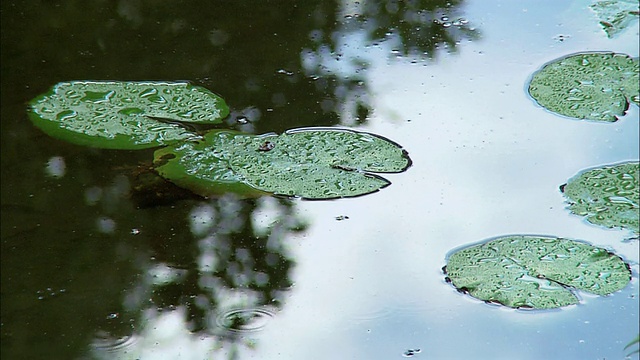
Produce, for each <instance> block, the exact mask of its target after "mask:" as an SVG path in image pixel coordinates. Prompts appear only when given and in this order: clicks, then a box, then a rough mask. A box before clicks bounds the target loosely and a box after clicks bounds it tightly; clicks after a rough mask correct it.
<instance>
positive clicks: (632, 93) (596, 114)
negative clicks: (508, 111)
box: [529, 52, 640, 122]
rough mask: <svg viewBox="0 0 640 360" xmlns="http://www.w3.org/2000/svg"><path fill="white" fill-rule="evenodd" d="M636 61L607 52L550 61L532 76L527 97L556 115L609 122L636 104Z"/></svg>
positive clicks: (638, 89)
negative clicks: (630, 105)
mask: <svg viewBox="0 0 640 360" xmlns="http://www.w3.org/2000/svg"><path fill="white" fill-rule="evenodd" d="M638 81H639V79H638V58H631V57H630V56H628V55H625V54H616V53H611V52H606V53H605V52H594V53H579V54H574V55H569V56H566V57H563V58H560V59H557V60H554V61H552V62H550V63H548V64H546V65H544V66H543V67H542V69H540V70H539V71H537V72H536V73H534V74H533V77H532V78H531V81H530V83H529V94H530V95H531V97H532V98H533V99H534V100H535V101H536V102H537V103H538V104H540V105H541V106H542V107H544V108H545V109H547V110H549V111H551V112H554V113H557V114H559V115H563V116H567V117H571V118H576V119H587V120H596V121H605V122H613V121H616V120H618V117H620V116H623V115H624V114H625V113H626V111H627V109H628V108H629V104H631V103H635V104H636V105H638V102H639V98H638V96H639V95H638V94H639V92H640V85H639V83H638Z"/></svg>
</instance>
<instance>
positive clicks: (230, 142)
mask: <svg viewBox="0 0 640 360" xmlns="http://www.w3.org/2000/svg"><path fill="white" fill-rule="evenodd" d="M155 158H156V166H157V167H156V169H157V171H158V172H159V173H160V174H161V175H162V176H164V177H165V178H167V179H169V180H170V181H172V182H174V183H176V184H177V185H179V186H182V187H185V188H188V189H190V190H192V191H194V192H195V193H198V194H200V195H204V196H209V195H214V194H219V193H223V192H226V191H233V192H237V193H240V194H244V195H247V196H253V195H258V194H265V193H271V194H277V195H286V196H298V197H303V198H307V199H331V198H339V197H351V196H358V195H363V194H368V193H371V192H374V191H377V190H378V189H381V188H383V187H385V186H387V185H389V184H390V182H389V181H388V180H386V179H383V178H381V177H380V176H377V175H373V174H371V172H386V173H393V172H401V171H404V170H405V169H406V168H407V167H409V165H410V163H411V162H410V160H409V157H408V155H407V153H406V151H404V150H403V149H402V148H401V147H400V146H398V145H397V144H395V143H393V142H391V141H389V140H386V139H384V138H381V137H379V136H375V135H371V134H367V133H361V132H356V131H351V130H340V129H328V128H309V129H297V130H290V131H287V132H285V133H284V134H282V135H279V136H278V135H275V134H266V135H259V136H258V135H247V134H242V133H238V132H233V131H212V132H209V133H208V134H207V135H205V138H204V140H203V141H201V142H197V143H195V142H189V143H185V144H180V145H174V146H171V147H168V148H165V149H160V150H157V151H156V153H155Z"/></svg>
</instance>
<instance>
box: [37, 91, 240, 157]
mask: <svg viewBox="0 0 640 360" xmlns="http://www.w3.org/2000/svg"><path fill="white" fill-rule="evenodd" d="M29 104H30V105H31V107H30V110H29V116H30V118H31V120H32V121H33V123H34V124H35V125H36V126H38V127H39V128H41V129H42V130H43V131H44V132H46V133H47V134H49V135H51V136H53V137H56V138H60V139H63V140H66V141H69V142H72V143H76V144H80V145H87V146H93V147H100V148H111V149H141V148H149V147H155V146H160V145H166V144H170V143H173V142H176V141H181V140H189V139H195V138H197V137H198V136H197V135H196V134H195V133H193V132H192V131H189V129H188V126H185V125H181V124H182V123H183V122H184V123H201V124H214V123H220V122H221V119H222V118H224V117H225V116H227V114H228V113H229V109H228V108H227V105H226V104H225V103H224V101H223V100H222V99H221V98H220V97H218V96H217V95H215V94H213V93H211V92H210V91H209V90H207V89H204V88H201V87H198V86H193V85H190V84H189V83H186V82H116V81H72V82H61V83H58V84H56V85H55V86H53V88H52V89H51V90H50V91H49V92H47V93H45V94H42V95H40V96H38V97H36V98H35V99H33V100H31V102H30V103H29Z"/></svg>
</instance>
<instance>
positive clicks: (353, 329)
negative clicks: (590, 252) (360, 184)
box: [259, 2, 639, 359]
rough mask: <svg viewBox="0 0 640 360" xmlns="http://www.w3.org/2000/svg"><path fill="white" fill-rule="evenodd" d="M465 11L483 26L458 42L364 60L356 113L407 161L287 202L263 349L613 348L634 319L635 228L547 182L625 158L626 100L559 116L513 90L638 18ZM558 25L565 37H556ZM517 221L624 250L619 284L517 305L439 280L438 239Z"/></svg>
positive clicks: (430, 354) (617, 349)
mask: <svg viewBox="0 0 640 360" xmlns="http://www.w3.org/2000/svg"><path fill="white" fill-rule="evenodd" d="M466 11H467V14H466V17H467V18H468V19H469V20H470V21H471V22H472V23H474V24H476V25H477V26H478V27H479V28H481V29H482V33H483V40H482V41H478V42H474V43H465V44H463V45H462V46H461V47H460V49H459V54H457V55H455V56H447V55H443V56H442V58H441V59H440V60H439V61H436V62H434V63H424V64H422V63H417V64H410V63H409V61H406V62H394V63H391V64H390V65H389V64H388V63H387V59H386V58H385V57H376V58H377V59H378V60H377V61H373V62H372V64H371V67H370V69H369V70H368V72H367V74H368V75H369V78H368V79H367V80H368V81H369V86H370V89H371V92H372V99H373V108H374V109H375V110H374V113H373V115H372V118H371V119H370V122H369V124H370V125H369V126H366V127H365V128H364V129H365V130H367V131H372V132H375V133H379V134H384V135H385V136H387V137H389V138H390V139H392V140H394V141H396V142H398V143H400V144H402V145H403V146H404V147H405V148H406V149H408V150H409V153H410V155H411V157H412V159H413V161H414V165H413V167H412V168H410V169H409V170H408V171H407V172H406V173H403V174H399V175H394V176H392V177H389V178H390V180H391V181H392V182H393V184H392V185H391V186H390V187H388V188H386V189H384V190H382V191H381V192H379V193H377V194H373V195H370V196H367V197H363V198H358V199H349V200H341V201H334V202H326V203H317V202H313V203H305V202H303V203H301V204H300V209H301V211H302V212H303V214H304V215H305V216H306V217H308V218H312V219H313V220H314V222H313V226H312V228H311V230H310V232H309V233H307V234H306V236H305V237H304V238H303V239H301V240H300V245H299V246H298V249H297V250H296V259H298V261H299V265H298V266H297V268H296V275H295V281H296V287H295V288H294V291H293V292H292V294H291V297H290V298H289V300H288V302H287V307H286V308H285V309H284V310H283V312H282V313H281V314H280V315H279V316H278V317H277V318H276V319H274V321H273V322H272V323H271V325H270V326H269V327H268V328H267V329H265V332H264V334H263V335H262V337H261V340H260V345H259V348H260V349H261V354H263V357H264V358H275V357H278V356H281V357H283V358H304V357H305V356H309V355H310V354H313V357H314V358H368V359H371V358H376V359H377V358H380V359H387V358H394V357H401V355H402V353H403V352H404V351H405V350H407V349H411V348H420V349H422V352H421V353H420V354H417V355H415V356H416V358H420V357H424V358H437V359H454V358H474V359H487V358H491V359H497V358H505V359H507V358H509V359H515V358H517V359H540V358H550V359H556V358H557V359H560V358H563V359H574V358H575V359H577V358H587V357H589V358H604V357H606V358H621V357H623V356H624V354H625V352H623V350H622V348H623V347H624V345H626V343H628V342H629V341H630V340H631V339H633V338H634V337H635V335H636V334H637V332H638V322H637V321H638V300H637V299H638V279H637V275H638V265H637V263H638V244H637V242H621V239H624V238H625V237H627V236H629V233H627V232H625V231H619V230H604V229H600V228H598V227H595V226H592V225H589V224H587V223H586V222H585V221H584V220H583V219H582V218H580V217H577V216H573V215H570V214H569V212H568V211H567V210H566V209H565V208H564V207H565V205H564V203H563V202H564V199H563V197H562V195H561V194H560V192H559V190H558V186H559V185H561V184H563V183H564V182H566V180H567V179H569V178H570V177H572V176H574V175H575V174H576V173H578V172H579V171H581V170H582V169H584V168H589V167H594V166H597V165H601V164H608V163H615V162H620V161H624V160H633V159H637V158H638V146H639V145H638V137H637V135H636V134H638V121H637V119H638V108H637V107H635V106H632V107H631V109H630V111H629V113H628V115H627V116H625V117H624V118H622V119H621V120H620V121H618V122H617V123H614V124H599V123H594V122H585V121H574V120H569V119H563V118H560V117H558V116H556V115H553V114H551V113H549V112H546V111H545V110H543V109H541V108H540V107H538V106H536V105H535V104H534V102H533V101H532V100H531V99H529V98H528V97H527V96H526V92H525V84H526V81H527V79H528V77H529V76H530V74H531V73H532V72H534V71H535V70H537V69H538V68H539V67H540V66H542V65H543V64H544V63H546V62H548V61H551V60H553V59H555V58H557V57H560V56H563V55H566V54H569V53H574V52H579V51H596V50H611V51H618V52H624V53H628V54H631V55H633V56H637V55H638V43H637V35H638V30H637V27H636V28H635V29H629V30H628V31H627V32H625V33H624V34H622V35H621V36H620V37H619V38H618V39H614V40H610V39H607V38H606V36H605V35H604V33H603V32H602V31H601V29H600V28H599V27H598V26H597V23H596V22H595V21H594V20H593V18H591V16H592V14H590V13H589V12H588V9H585V10H584V11H583V10H580V9H576V8H566V5H565V4H558V3H556V2H546V3H545V5H541V4H539V2H536V3H533V2H531V3H524V2H518V3H508V2H502V3H493V4H492V5H489V4H487V3H486V2H475V3H474V2H472V3H470V4H469V6H467V7H466ZM522 29H534V30H533V31H524V30H522ZM558 34H564V35H569V36H570V37H568V38H567V40H564V41H562V42H560V41H559V40H557V39H558V38H557V35H558ZM408 120H410V121H408ZM339 215H347V216H349V219H348V220H345V221H340V222H338V221H336V220H335V217H336V216H339ZM516 233H529V234H548V235H557V236H562V237H567V238H576V239H583V240H586V241H589V242H591V243H593V244H595V245H598V246H603V247H606V248H609V249H612V250H615V251H616V252H617V253H619V254H621V255H622V256H623V257H624V258H625V259H627V260H628V261H631V262H632V264H634V265H633V270H634V278H633V281H632V285H630V286H629V287H627V288H626V289H624V290H623V291H621V292H619V293H616V294H614V295H612V296H609V297H595V296H591V295H588V294H584V293H580V296H581V298H582V300H583V302H582V303H581V304H580V305H578V306H573V307H569V308H566V309H562V310H556V311H544V312H527V311H515V310H506V309H502V308H499V307H496V306H489V305H485V304H482V303H481V302H479V301H475V300H473V299H470V298H468V297H466V296H463V295H460V294H458V293H457V292H456V291H455V290H454V289H453V288H452V287H451V286H449V285H448V284H445V283H444V281H443V275H442V273H441V270H440V268H441V267H442V266H443V265H444V264H445V257H446V255H447V254H448V253H449V252H450V251H451V250H453V249H455V248H457V247H460V246H463V245H468V244H471V243H474V242H478V241H481V240H484V239H487V238H491V237H495V236H498V235H504V234H516ZM292 241H294V240H292Z"/></svg>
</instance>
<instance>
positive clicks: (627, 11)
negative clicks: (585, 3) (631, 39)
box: [589, 0, 640, 38]
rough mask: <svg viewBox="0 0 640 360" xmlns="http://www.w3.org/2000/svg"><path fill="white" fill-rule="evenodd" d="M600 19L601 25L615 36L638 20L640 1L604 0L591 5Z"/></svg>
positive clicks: (608, 35) (605, 30) (608, 34)
mask: <svg viewBox="0 0 640 360" xmlns="http://www.w3.org/2000/svg"><path fill="white" fill-rule="evenodd" d="M589 8H590V9H591V10H592V11H593V12H594V13H595V14H596V16H597V17H598V19H599V20H600V26H602V29H603V30H604V32H605V33H606V34H607V37H609V38H613V37H615V36H616V35H618V34H619V33H621V32H622V31H624V30H625V29H626V28H628V27H629V26H630V25H631V24H633V23H634V22H637V21H638V15H640V12H639V10H640V2H638V0H602V1H596V2H595V3H593V4H591V5H589Z"/></svg>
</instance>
